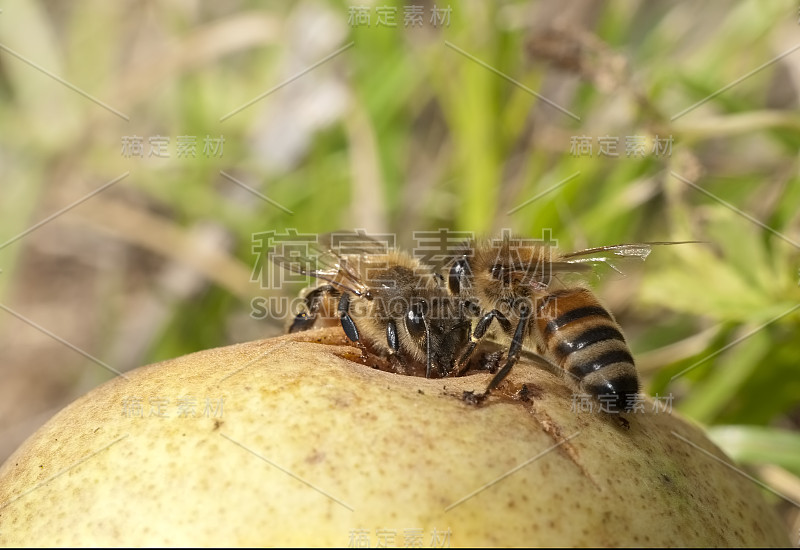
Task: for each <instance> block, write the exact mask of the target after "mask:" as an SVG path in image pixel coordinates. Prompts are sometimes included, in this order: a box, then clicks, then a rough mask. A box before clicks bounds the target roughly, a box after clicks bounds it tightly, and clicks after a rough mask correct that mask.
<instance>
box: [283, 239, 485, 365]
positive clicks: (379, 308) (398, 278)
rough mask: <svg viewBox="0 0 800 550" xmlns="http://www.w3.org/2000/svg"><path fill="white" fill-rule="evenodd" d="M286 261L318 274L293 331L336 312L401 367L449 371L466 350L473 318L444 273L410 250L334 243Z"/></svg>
mask: <svg viewBox="0 0 800 550" xmlns="http://www.w3.org/2000/svg"><path fill="white" fill-rule="evenodd" d="M320 260H321V261H322V263H323V266H322V267H321V268H319V269H316V268H314V269H310V268H306V267H298V264H284V267H285V268H287V269H290V270H292V271H296V272H299V273H302V274H305V275H309V276H313V277H316V278H317V279H318V281H319V284H318V285H317V286H315V287H311V288H309V289H307V291H306V292H305V294H304V303H305V309H304V311H301V312H300V313H299V314H298V315H297V316H296V317H295V318H294V320H293V322H292V324H291V326H290V327H289V332H296V331H300V330H307V329H309V328H311V327H314V326H318V325H319V324H321V323H329V324H330V322H331V320H332V319H335V317H332V315H334V311H335V315H336V317H338V322H339V323H341V326H342V328H343V329H344V332H345V334H346V335H347V337H348V338H349V339H350V340H352V341H354V342H362V341H363V342H366V343H369V344H370V345H372V346H374V347H375V348H377V349H378V351H380V352H383V353H384V354H387V355H389V356H392V357H394V358H395V359H396V360H397V361H399V363H400V370H401V371H404V372H407V373H416V372H419V371H420V370H422V369H424V371H423V372H424V375H425V376H426V377H428V378H430V377H431V376H447V375H448V374H450V373H451V372H452V371H453V370H454V369H455V363H456V360H457V359H458V358H459V357H460V356H463V355H464V350H465V349H466V347H467V345H468V343H469V338H470V331H471V321H470V319H469V317H468V316H467V315H466V314H464V312H463V310H462V301H461V300H459V299H458V298H457V297H453V296H451V295H450V294H449V292H448V291H447V289H446V288H445V286H444V284H443V280H442V277H441V276H440V275H438V274H437V273H436V272H435V271H433V270H432V269H430V268H428V267H426V266H423V265H421V264H420V262H419V261H418V260H417V259H416V258H414V257H412V256H410V255H408V254H405V253H403V252H400V251H396V250H388V251H386V252H385V253H379V254H374V253H371V254H367V253H362V254H337V253H334V252H332V251H331V250H327V251H325V252H324V253H323V254H322V255H321V256H319V257H317V258H313V259H304V260H303V261H302V262H301V265H306V266H307V265H314V264H317V263H319V262H320Z"/></svg>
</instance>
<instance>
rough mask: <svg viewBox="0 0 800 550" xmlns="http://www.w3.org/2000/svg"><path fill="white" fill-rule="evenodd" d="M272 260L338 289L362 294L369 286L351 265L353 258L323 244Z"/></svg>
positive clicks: (274, 256)
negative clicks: (304, 252) (305, 252)
mask: <svg viewBox="0 0 800 550" xmlns="http://www.w3.org/2000/svg"><path fill="white" fill-rule="evenodd" d="M271 259H272V261H273V262H274V263H275V264H276V265H279V266H280V267H282V268H283V269H287V270H289V271H292V272H294V273H299V274H301V275H306V276H308V277H316V278H317V279H321V280H323V281H326V282H328V283H330V284H332V285H333V286H335V287H336V288H337V289H339V290H341V291H345V292H351V293H353V294H355V295H357V296H361V295H362V294H363V293H364V292H366V291H367V287H366V286H365V285H364V284H363V283H362V282H361V278H360V277H359V275H358V272H357V271H356V270H355V269H353V267H352V266H351V265H350V264H351V263H352V262H351V261H349V260H352V259H353V258H351V257H348V256H345V255H342V254H339V253H337V252H334V251H333V250H329V249H327V248H325V247H323V246H319V245H310V246H309V247H308V253H307V254H297V255H294V254H293V255H291V256H277V255H273V256H272V257H271Z"/></svg>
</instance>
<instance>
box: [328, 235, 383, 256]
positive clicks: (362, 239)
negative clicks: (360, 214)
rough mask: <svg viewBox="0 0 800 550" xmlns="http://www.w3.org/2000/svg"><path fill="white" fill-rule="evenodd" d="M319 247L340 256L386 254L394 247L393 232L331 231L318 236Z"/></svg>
mask: <svg viewBox="0 0 800 550" xmlns="http://www.w3.org/2000/svg"><path fill="white" fill-rule="evenodd" d="M318 240H319V247H320V248H321V249H324V250H327V251H331V252H334V253H336V254H339V255H340V256H369V255H375V254H388V253H389V252H390V251H391V250H394V249H395V248H396V245H397V243H396V241H397V240H396V238H395V235H393V234H370V233H367V232H366V231H365V230H363V229H356V230H354V231H349V230H348V231H345V230H342V231H332V232H330V233H325V234H323V235H320V236H319V239H318Z"/></svg>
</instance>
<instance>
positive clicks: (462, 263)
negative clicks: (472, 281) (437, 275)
mask: <svg viewBox="0 0 800 550" xmlns="http://www.w3.org/2000/svg"><path fill="white" fill-rule="evenodd" d="M468 276H469V264H468V263H467V259H466V258H461V259H460V260H457V261H456V262H455V263H454V264H453V267H451V268H450V275H449V276H448V277H447V286H448V287H449V288H450V292H451V293H453V294H459V293H460V292H461V284H462V281H464V279H465V278H466V277H468Z"/></svg>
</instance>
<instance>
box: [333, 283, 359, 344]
mask: <svg viewBox="0 0 800 550" xmlns="http://www.w3.org/2000/svg"><path fill="white" fill-rule="evenodd" d="M336 309H337V311H338V312H339V317H340V318H341V320H342V328H343V329H344V333H345V334H346V335H347V337H348V338H350V340H352V341H353V342H358V338H359V337H358V329H357V328H356V324H355V323H354V322H353V318H352V317H350V295H349V294H347V293H346V292H344V293H342V297H341V298H340V299H339V306H338V307H337V308H336Z"/></svg>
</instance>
